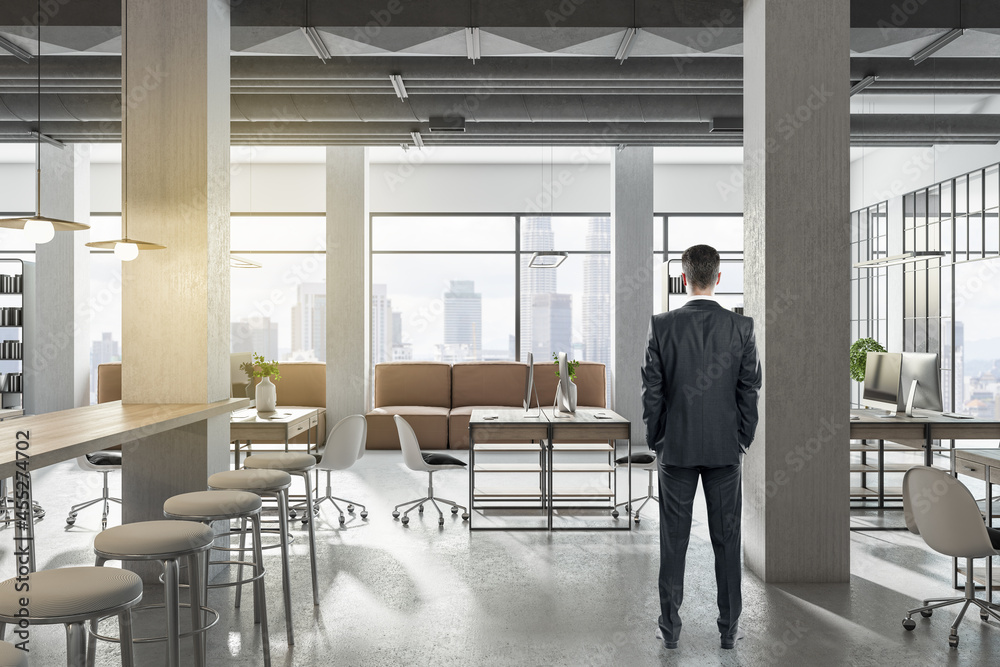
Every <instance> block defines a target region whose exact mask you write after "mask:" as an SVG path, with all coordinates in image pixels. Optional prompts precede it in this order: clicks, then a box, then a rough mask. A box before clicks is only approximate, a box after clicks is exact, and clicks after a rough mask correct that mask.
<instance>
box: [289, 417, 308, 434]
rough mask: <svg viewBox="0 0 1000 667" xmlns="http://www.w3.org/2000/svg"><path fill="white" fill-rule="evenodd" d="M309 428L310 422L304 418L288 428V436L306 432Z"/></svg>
mask: <svg viewBox="0 0 1000 667" xmlns="http://www.w3.org/2000/svg"><path fill="white" fill-rule="evenodd" d="M308 428H309V422H307V421H305V420H303V421H301V422H299V423H298V424H295V425H293V426H292V427H291V428H289V429H288V437H290V438H291V437H293V436H296V435H298V434H299V433H304V432H305V431H306V430H307V429H308Z"/></svg>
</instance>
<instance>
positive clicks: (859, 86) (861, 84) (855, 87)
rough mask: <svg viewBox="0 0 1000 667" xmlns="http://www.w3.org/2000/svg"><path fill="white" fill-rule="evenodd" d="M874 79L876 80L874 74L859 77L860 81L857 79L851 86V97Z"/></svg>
mask: <svg viewBox="0 0 1000 667" xmlns="http://www.w3.org/2000/svg"><path fill="white" fill-rule="evenodd" d="M876 80H878V77H877V76H875V75H874V74H869V75H868V76H866V77H865V78H863V79H861V81H858V82H857V83H856V84H854V85H853V86H851V97H854V96H855V95H857V94H858V93H860V92H861V91H862V90H864V89H865V88H867V87H868V86H870V85H872V84H873V83H875V81H876Z"/></svg>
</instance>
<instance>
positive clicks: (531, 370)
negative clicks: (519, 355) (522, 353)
mask: <svg viewBox="0 0 1000 667" xmlns="http://www.w3.org/2000/svg"><path fill="white" fill-rule="evenodd" d="M534 389H535V355H533V354H532V353H531V352H529V353H528V377H527V379H526V380H525V383H524V416H525V417H530V418H533V419H534V418H537V417H540V416H541V415H542V406H541V405H538V395H537V394H538V392H537V391H536V392H535V408H536V410H535V412H534V413H532V412H531V392H532V391H533V390H534Z"/></svg>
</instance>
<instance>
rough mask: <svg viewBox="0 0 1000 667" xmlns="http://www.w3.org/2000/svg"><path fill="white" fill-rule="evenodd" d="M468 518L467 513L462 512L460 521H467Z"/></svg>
mask: <svg viewBox="0 0 1000 667" xmlns="http://www.w3.org/2000/svg"><path fill="white" fill-rule="evenodd" d="M468 520H469V513H468V512H462V521H468Z"/></svg>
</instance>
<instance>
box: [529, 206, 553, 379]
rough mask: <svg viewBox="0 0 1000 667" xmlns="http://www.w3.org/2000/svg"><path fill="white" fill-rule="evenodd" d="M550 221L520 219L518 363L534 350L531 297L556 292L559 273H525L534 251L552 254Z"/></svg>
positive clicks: (541, 271) (540, 271) (549, 270)
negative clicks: (519, 343) (519, 354)
mask: <svg viewBox="0 0 1000 667" xmlns="http://www.w3.org/2000/svg"><path fill="white" fill-rule="evenodd" d="M554 242H555V241H554V236H553V234H552V220H551V218H521V249H522V250H523V251H524V253H523V254H522V255H521V295H520V300H521V361H526V360H527V358H528V352H532V351H534V349H535V346H534V344H533V342H532V333H533V331H534V327H533V324H532V318H533V316H534V315H533V311H534V306H533V304H534V296H535V295H536V294H553V293H555V291H556V287H557V284H556V277H557V275H558V271H559V269H529V268H528V262H529V261H530V260H531V253H532V252H535V251H538V250H554V245H553V244H554Z"/></svg>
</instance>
